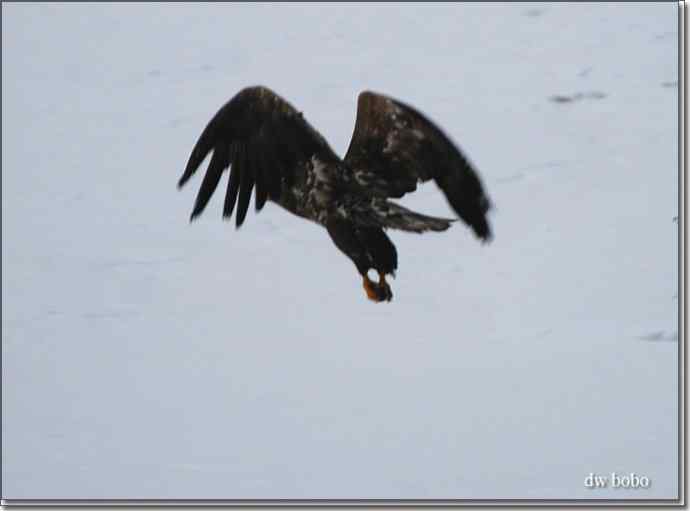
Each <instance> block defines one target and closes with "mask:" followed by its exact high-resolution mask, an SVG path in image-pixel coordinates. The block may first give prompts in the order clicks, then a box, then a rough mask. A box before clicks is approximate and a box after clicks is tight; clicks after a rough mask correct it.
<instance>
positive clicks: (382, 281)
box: [379, 271, 393, 302]
mask: <svg viewBox="0 0 690 511" xmlns="http://www.w3.org/2000/svg"><path fill="white" fill-rule="evenodd" d="M379 292H380V296H381V297H382V299H383V300H386V301H387V302H390V301H391V300H392V299H393V291H391V287H390V286H389V285H388V282H386V274H385V273H383V272H381V271H380V272H379Z"/></svg>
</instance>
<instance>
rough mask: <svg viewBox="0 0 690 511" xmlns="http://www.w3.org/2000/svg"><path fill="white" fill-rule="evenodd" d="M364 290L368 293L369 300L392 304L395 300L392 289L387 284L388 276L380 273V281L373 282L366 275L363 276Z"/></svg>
mask: <svg viewBox="0 0 690 511" xmlns="http://www.w3.org/2000/svg"><path fill="white" fill-rule="evenodd" d="M362 279H363V284H364V290H365V291H366V293H367V298H369V300H372V301H374V302H384V301H385V302H390V301H391V299H392V298H393V293H392V292H391V287H390V286H389V285H388V283H387V282H386V275H385V274H384V273H381V272H379V281H378V283H377V282H373V281H372V280H371V279H370V278H369V276H368V275H367V274H366V273H365V274H364V275H362Z"/></svg>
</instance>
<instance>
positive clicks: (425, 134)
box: [344, 91, 492, 240]
mask: <svg viewBox="0 0 690 511" xmlns="http://www.w3.org/2000/svg"><path fill="white" fill-rule="evenodd" d="M344 161H345V163H346V164H347V165H348V167H349V168H350V169H351V170H352V172H353V174H354V178H355V180H356V181H358V182H359V184H361V185H363V186H367V187H368V188H369V189H370V190H372V193H374V194H378V195H381V196H384V197H402V196H403V195H404V194H406V193H409V192H413V191H414V190H416V188H417V183H420V182H425V181H429V180H432V179H433V180H434V181H435V182H436V184H437V185H438V186H439V188H440V189H441V190H442V192H443V194H444V195H445V197H446V199H447V200H448V203H449V204H450V206H451V207H452V208H453V209H454V210H455V212H456V213H457V214H458V216H459V217H460V218H461V219H462V220H463V221H464V222H465V223H466V224H468V225H469V226H470V227H471V228H472V230H473V231H474V232H475V234H476V235H477V236H478V237H479V238H481V239H483V240H488V239H490V238H491V236H492V234H491V227H490V226H489V223H488V220H487V217H486V214H487V212H488V210H489V209H490V207H491V203H490V201H489V198H488V197H487V195H486V192H485V191H484V188H483V186H482V183H481V180H480V178H479V175H478V173H477V171H476V170H475V169H474V167H473V166H472V164H471V163H470V162H469V161H468V160H467V158H466V157H465V156H464V155H463V154H462V152H461V151H460V149H458V148H457V147H456V145H455V144H454V143H453V142H452V141H451V140H450V139H449V138H448V137H447V136H446V135H445V134H444V133H443V132H442V131H441V130H440V129H439V128H438V127H437V126H436V125H435V124H434V123H433V122H431V121H430V120H429V119H427V118H426V117H425V116H424V115H423V114H422V113H420V112H419V111H417V110H415V109H414V108H413V107H411V106H409V105H406V104H405V103H402V102H400V101H397V100H395V99H392V98H389V97H387V96H384V95H381V94H377V93H373V92H368V91H365V92H362V93H361V94H360V95H359V98H358V102H357V120H356V122H355V129H354V133H353V135H352V140H351V142H350V147H349V148H348V150H347V154H346V156H345V159H344Z"/></svg>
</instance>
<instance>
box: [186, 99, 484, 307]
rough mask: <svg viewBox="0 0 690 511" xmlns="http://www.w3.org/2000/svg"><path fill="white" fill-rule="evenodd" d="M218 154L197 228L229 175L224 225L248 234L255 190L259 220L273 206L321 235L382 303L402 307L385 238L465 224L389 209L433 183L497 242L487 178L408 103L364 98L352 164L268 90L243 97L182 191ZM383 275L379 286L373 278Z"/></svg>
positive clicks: (221, 120)
mask: <svg viewBox="0 0 690 511" xmlns="http://www.w3.org/2000/svg"><path fill="white" fill-rule="evenodd" d="M211 151H213V155H212V156H211V160H210V162H209V165H208V169H207V170H206V174H205V175H204V178H203V180H202V182H201V187H200V189H199V193H198V195H197V197H196V202H195V203H194V209H193V210H192V215H191V219H190V220H194V219H195V218H196V217H197V216H198V215H200V214H201V212H202V211H203V210H204V208H205V207H206V205H207V204H208V201H209V199H210V198H211V195H213V192H214V191H215V190H216V188H217V186H218V183H219V182H220V178H221V175H222V174H223V172H224V170H225V169H227V168H228V167H230V172H229V173H230V177H229V179H228V183H227V191H226V193H225V204H224V207H223V217H224V218H230V217H231V216H232V212H233V210H234V209H235V207H237V209H236V213H235V223H236V226H237V227H238V228H239V227H240V226H241V225H242V223H243V222H244V220H245V217H246V215H247V209H248V208H249V202H250V198H251V194H252V190H254V204H255V208H256V211H257V212H258V211H261V209H262V208H263V207H264V205H265V204H266V201H268V200H270V201H273V202H275V203H277V204H279V205H280V206H282V207H283V208H285V209H286V210H287V211H289V212H290V213H293V214H295V215H298V216H300V217H302V218H305V219H307V220H311V221H313V222H316V223H317V224H319V225H322V226H323V227H325V228H326V230H327V231H328V234H329V235H330V237H331V239H332V240H333V242H334V243H335V245H336V247H338V248H339V249H340V250H341V251H342V252H343V253H344V254H345V255H346V256H347V257H349V258H350V259H351V260H352V262H353V263H354V264H355V266H356V268H357V271H358V272H359V274H360V275H361V278H362V282H363V286H364V290H365V292H366V295H367V297H368V298H369V299H371V300H373V301H375V302H383V301H390V300H391V299H392V297H393V293H392V292H391V288H390V285H389V284H388V282H386V275H393V276H395V270H396V269H397V267H398V255H397V251H396V248H395V245H393V243H392V242H391V240H390V239H389V238H388V236H387V235H386V232H385V230H386V229H399V230H402V231H408V232H416V233H423V232H427V231H445V230H446V229H448V227H450V225H451V223H452V222H454V221H455V220H456V219H448V218H437V217H433V216H427V215H423V214H421V213H417V212H415V211H411V210H410V209H407V208H405V207H403V206H401V205H400V204H397V203H395V202H393V201H391V200H390V199H392V198H400V197H402V196H403V195H404V194H406V193H409V192H413V191H414V190H416V188H417V183H422V182H426V181H430V180H433V181H434V182H435V183H436V184H437V185H438V187H439V188H440V189H441V191H442V192H443V194H444V195H445V197H446V199H447V200H448V203H449V204H450V206H451V207H452V209H453V210H454V211H455V212H456V213H457V214H458V216H459V217H460V219H462V221H463V222H464V223H465V224H467V225H468V226H469V227H470V228H471V229H472V231H473V232H474V234H475V235H476V236H477V237H478V238H479V239H480V240H482V241H483V242H485V241H489V240H490V239H491V236H492V233H491V227H490V225H489V222H488V220H487V212H488V211H489V209H490V207H491V203H490V201H489V198H488V197H487V195H486V192H485V191H484V189H483V187H482V184H481V181H480V179H479V176H478V174H477V172H476V171H475V169H474V168H473V166H472V165H471V164H470V162H469V161H468V160H467V159H466V158H465V157H464V156H463V154H462V153H461V152H460V150H459V149H458V148H457V147H456V146H455V145H454V144H453V143H452V142H451V141H450V140H449V139H448V137H447V136H446V135H444V134H443V132H442V131H441V130H440V129H439V128H438V127H437V126H435V125H434V123H433V122H431V121H430V120H429V119H428V118H426V117H425V116H424V115H423V114H421V113H420V112H419V111H417V110H416V109H414V108H412V107H411V106H409V105H406V104H405V103H402V102H401V101H398V100H396V99H393V98H390V97H387V96H384V95H382V94H377V93H375V92H370V91H365V92H362V93H361V94H360V95H359V98H358V100H357V119H356V121H355V128H354V133H353V134H352V140H351V141H350V146H349V148H348V150H347V153H346V154H345V157H344V158H340V157H339V156H338V155H336V154H335V152H334V151H333V149H331V147H330V146H329V145H328V142H326V140H325V139H324V138H323V137H322V136H321V135H320V134H319V133H318V132H317V131H316V130H315V129H314V128H313V127H312V126H311V125H310V124H309V123H308V122H307V121H306V119H305V118H304V116H303V115H302V112H300V111H298V110H296V109H295V108H294V107H293V106H292V105H290V104H289V103H288V102H287V101H285V100H284V99H283V98H281V97H280V96H279V95H277V94H276V93H274V92H273V91H271V90H270V89H268V88H266V87H261V86H257V87H248V88H245V89H243V90H241V91H240V92H239V93H237V94H236V95H235V96H234V97H233V98H232V99H230V101H228V102H227V103H226V104H225V105H224V106H223V107H222V108H221V109H220V110H219V111H218V112H217V113H216V115H214V116H213V118H212V119H211V120H210V122H209V123H208V124H207V125H206V128H204V130H203V132H202V133H201V136H200V137H199V140H198V141H197V143H196V145H195V146H194V149H193V150H192V153H191V155H190V157H189V160H188V162H187V166H186V168H185V170H184V173H183V174H182V177H181V178H180V180H179V182H178V188H181V187H182V186H183V185H184V184H185V183H186V182H187V181H188V180H189V178H190V177H192V175H193V174H194V173H195V172H196V171H197V169H198V168H199V166H200V164H201V163H202V161H203V160H204V159H205V158H206V156H207V155H208V154H209V153H210V152H211ZM369 270H375V271H376V272H377V273H378V276H379V279H378V282H375V281H374V280H371V279H370V278H369V275H368V272H369Z"/></svg>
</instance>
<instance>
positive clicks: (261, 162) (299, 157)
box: [178, 86, 337, 227]
mask: <svg viewBox="0 0 690 511" xmlns="http://www.w3.org/2000/svg"><path fill="white" fill-rule="evenodd" d="M231 148H234V149H232V150H231ZM211 151H213V156H212V157H211V161H210V163H209V166H208V169H207V171H206V174H205V176H204V179H203V180H202V183H201V187H200V189H199V193H198V195H197V200H196V202H195V205H194V209H193V211H192V216H191V218H192V220H193V219H194V218H196V217H197V216H198V215H200V214H201V212H202V211H203V210H204V208H205V207H206V205H207V204H208V202H209V200H210V198H211V196H212V195H213V192H214V191H215V190H216V188H217V186H218V183H219V181H220V178H221V176H222V174H223V171H224V170H225V169H226V168H227V167H228V166H229V165H230V163H231V160H232V169H231V172H230V178H229V181H228V186H227V192H226V197H225V204H224V207H223V217H224V218H229V217H230V216H231V215H232V211H233V209H234V207H235V205H237V212H236V218H235V220H236V225H237V226H238V227H239V226H240V225H242V223H243V222H244V219H245V216H246V214H247V208H248V204H249V200H250V198H251V193H252V190H253V189H254V187H255V186H256V197H255V205H256V210H257V211H259V210H261V209H262V208H263V206H264V204H265V203H266V201H267V200H268V199H269V198H270V199H271V200H274V201H278V200H280V197H281V194H282V192H283V190H284V188H285V187H287V186H290V185H291V184H292V183H293V182H294V174H295V172H296V170H297V167H298V165H300V164H301V163H302V162H305V161H307V160H309V159H310V158H311V157H312V156H313V155H314V154H319V155H322V157H323V158H337V157H336V156H335V153H333V151H332V150H331V148H330V147H329V146H328V143H327V142H326V141H325V140H324V138H323V137H322V136H321V135H320V134H319V133H318V132H317V131H316V130H315V129H314V128H312V127H311V125H310V124H309V123H308V122H307V121H306V120H305V119H304V117H303V116H302V114H301V113H300V112H298V111H297V110H295V108H293V107H292V105H290V104H289V103H288V102H287V101H285V100H284V99H282V98H281V97H280V96H278V95H277V94H275V93H274V92H273V91H271V90H269V89H267V88H266V87H260V86H258V87H249V88H246V89H243V90H241V91H240V92H239V93H237V94H236V95H235V96H234V97H233V98H232V99H231V100H230V101H228V102H227V103H226V104H225V105H223V107H221V109H220V110H218V112H217V113H216V114H215V115H214V116H213V118H212V119H211V120H210V121H209V123H208V124H207V125H206V127H205V128H204V130H203V131H202V133H201V135H200V136H199V139H198V140H197V142H196V144H195V146H194V148H193V149H192V152H191V154H190V156H189V159H188V161H187V165H186V167H185V169H184V172H183V173H182V176H181V177H180V180H179V181H178V187H182V186H184V184H185V183H187V181H189V179H190V178H191V177H192V176H193V175H194V174H195V173H196V171H197V170H198V168H199V166H200V165H201V163H202V162H203V161H204V159H205V158H206V157H207V156H208V154H209V153H210V152H211ZM238 198H239V200H238Z"/></svg>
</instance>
